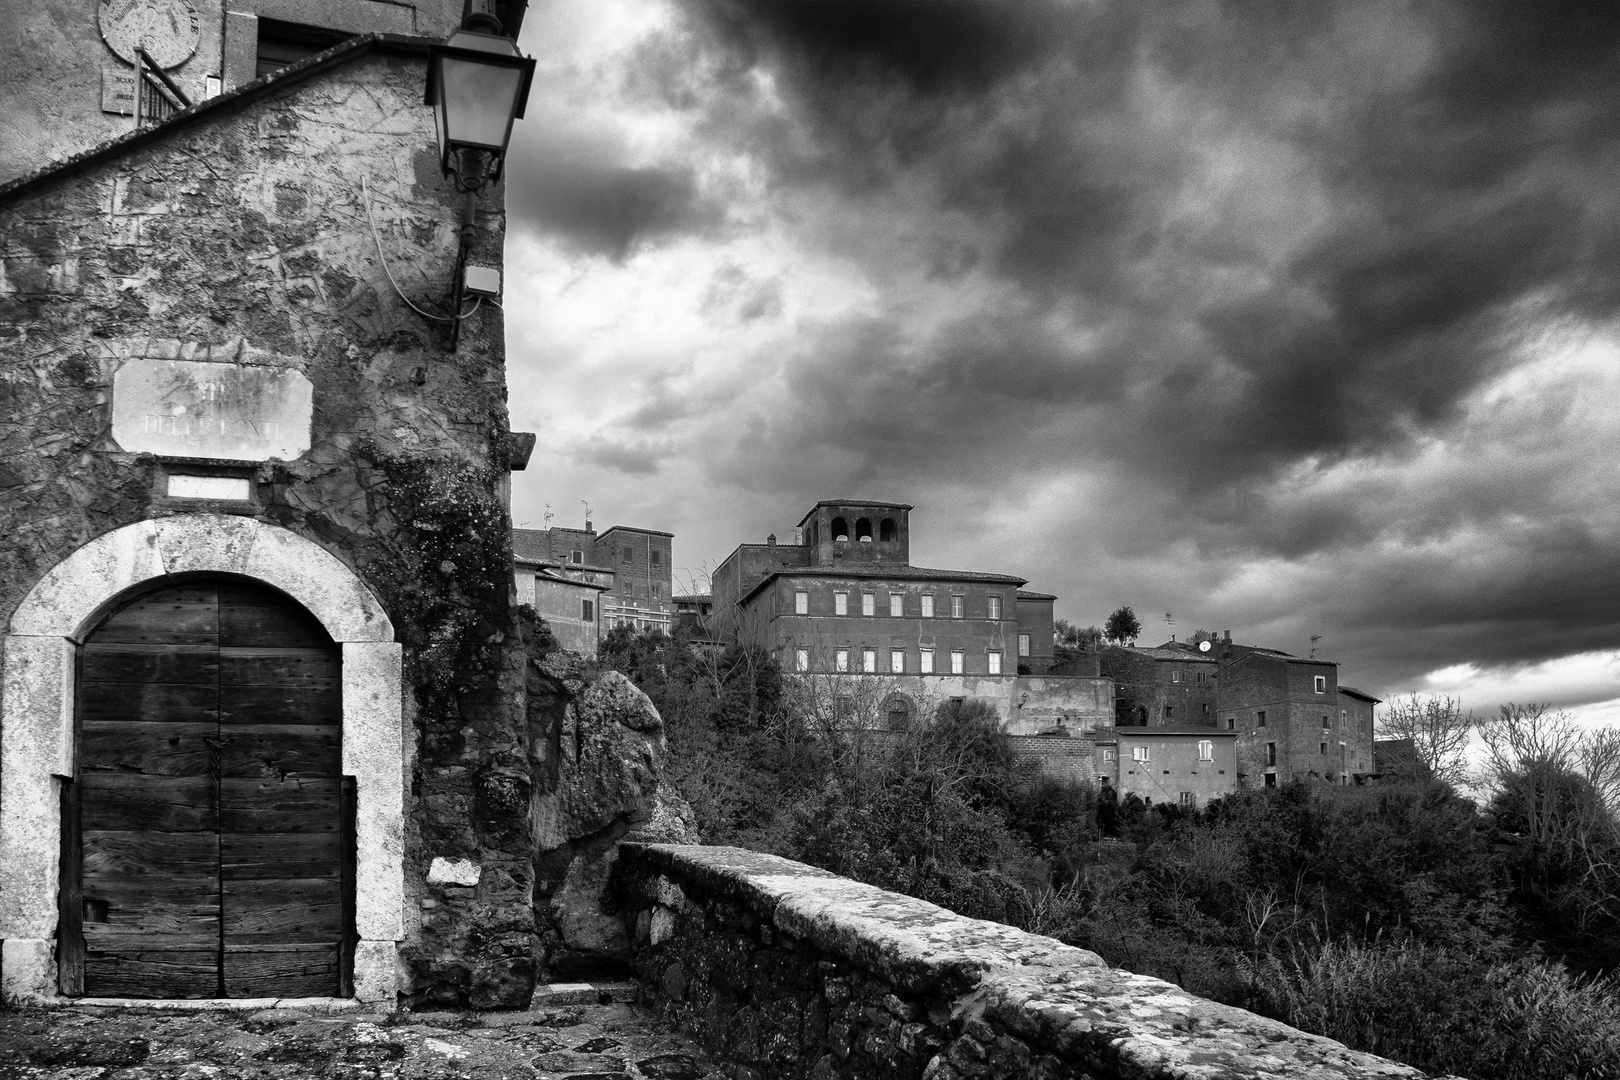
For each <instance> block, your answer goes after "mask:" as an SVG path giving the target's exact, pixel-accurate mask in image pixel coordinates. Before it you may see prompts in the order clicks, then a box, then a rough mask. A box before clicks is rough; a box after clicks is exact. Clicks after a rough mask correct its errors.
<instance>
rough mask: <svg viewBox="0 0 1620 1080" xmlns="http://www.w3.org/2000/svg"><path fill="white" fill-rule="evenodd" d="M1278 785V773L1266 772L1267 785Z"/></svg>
mask: <svg viewBox="0 0 1620 1080" xmlns="http://www.w3.org/2000/svg"><path fill="white" fill-rule="evenodd" d="M1276 786H1277V774H1276V773H1274V772H1268V773H1266V787H1276Z"/></svg>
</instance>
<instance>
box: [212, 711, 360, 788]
mask: <svg viewBox="0 0 1620 1080" xmlns="http://www.w3.org/2000/svg"><path fill="white" fill-rule="evenodd" d="M219 742H220V750H219V772H220V775H221V776H222V777H230V778H233V779H245V778H249V777H259V778H262V779H272V778H273V779H278V780H279V779H281V778H282V777H284V776H286V775H287V774H288V773H297V774H298V776H299V777H316V776H325V777H335V776H339V775H341V774H342V772H343V732H342V729H341V728H339V727H338V726H337V725H336V724H232V725H231V726H230V727H228V728H226V729H225V730H224V731H222V732H221V733H220V739H219Z"/></svg>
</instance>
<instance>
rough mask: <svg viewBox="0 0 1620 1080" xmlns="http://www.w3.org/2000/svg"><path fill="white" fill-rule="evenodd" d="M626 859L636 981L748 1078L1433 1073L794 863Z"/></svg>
mask: <svg viewBox="0 0 1620 1080" xmlns="http://www.w3.org/2000/svg"><path fill="white" fill-rule="evenodd" d="M619 857H620V873H619V878H618V885H617V888H618V896H619V901H620V903H622V904H623V906H624V916H625V919H626V921H627V924H628V925H629V926H630V927H631V929H632V933H631V937H632V941H633V949H634V953H633V955H634V966H635V970H636V973H637V975H638V976H639V977H640V978H641V979H642V980H643V982H644V984H645V986H646V988H647V993H648V994H649V996H650V997H651V999H652V1000H653V1002H654V1003H655V1005H656V1006H657V1007H658V1009H659V1010H660V1011H661V1012H662V1014H663V1015H664V1016H665V1018H666V1019H668V1020H670V1021H672V1022H674V1023H675V1024H677V1025H679V1026H680V1027H682V1028H684V1029H685V1030H686V1031H688V1032H690V1033H692V1034H693V1035H695V1036H697V1037H698V1038H699V1039H701V1040H702V1041H703V1042H704V1043H705V1044H706V1045H707V1047H708V1049H709V1050H710V1051H711V1052H712V1053H714V1054H716V1055H717V1056H720V1057H722V1058H724V1059H726V1060H727V1061H728V1062H729V1063H730V1066H731V1069H732V1075H733V1076H735V1077H736V1078H738V1080H764V1078H767V1077H769V1078H778V1077H780V1078H793V1080H799V1078H804V1080H827V1078H832V1077H851V1078H858V1080H867V1078H872V1080H878V1078H881V1080H909V1078H917V1077H920V1078H924V1080H969V1078H971V1080H984V1078H1001V1077H1007V1078H1012V1077H1017V1078H1026V1077H1027V1078H1033V1080H1070V1078H1072V1080H1081V1078H1087V1080H1116V1078H1117V1080H1126V1078H1129V1080H1145V1078H1175V1080H1193V1078H1198V1080H1209V1078H1214V1077H1223V1078H1224V1077H1290V1078H1296V1080H1329V1078H1341V1077H1344V1078H1348V1077H1358V1078H1368V1077H1381V1078H1384V1077H1387V1078H1395V1077H1401V1078H1411V1080H1416V1078H1419V1077H1422V1076H1423V1075H1424V1074H1423V1073H1422V1072H1420V1071H1418V1070H1417V1069H1413V1068H1410V1067H1408V1066H1405V1065H1399V1064H1396V1063H1394V1062H1391V1061H1387V1060H1384V1059H1382V1058H1378V1057H1374V1056H1372V1055H1370V1054H1363V1053H1358V1052H1356V1051H1353V1050H1350V1049H1348V1048H1347V1047H1345V1046H1344V1045H1342V1044H1340V1043H1337V1042H1334V1041H1332V1040H1331V1039H1324V1038H1321V1037H1319V1036H1315V1035H1308V1034H1306V1033H1305V1032H1302V1031H1298V1030H1296V1029H1294V1028H1291V1027H1288V1026H1287V1025H1285V1024H1281V1023H1278V1022H1276V1021H1274V1020H1268V1019H1266V1018H1264V1017H1261V1016H1257V1015H1255V1014H1253V1013H1249V1012H1245V1011H1243V1010H1242V1009H1235V1008H1231V1007H1228V1006H1224V1005H1217V1004H1215V1003H1213V1002H1209V1001H1205V1000H1203V999H1201V998H1198V997H1195V996H1193V995H1191V994H1189V993H1186V992H1185V991H1183V990H1181V989H1180V988H1179V987H1176V986H1173V985H1171V984H1170V983H1166V982H1161V981H1159V980H1157V979H1151V978H1148V977H1146V976H1142V975H1133V974H1130V973H1129V972H1125V971H1119V970H1116V969H1112V968H1110V967H1109V966H1108V965H1107V964H1106V963H1105V962H1104V961H1103V960H1102V958H1101V957H1099V956H1097V955H1096V954H1095V953H1091V952H1087V951H1086V950H1084V949H1076V948H1072V947H1069V946H1066V945H1063V944H1061V943H1059V942H1057V941H1054V940H1052V939H1051V938H1044V937H1040V936H1037V935H1035V934H1026V933H1024V932H1022V931H1019V930H1015V929H1013V928H1011V927H1008V926H1002V925H1000V924H998V923H989V922H982V921H980V920H977V919H968V918H963V917H962V916H960V915H956V914H954V913H952V912H950V911H946V910H945V909H943V908H940V907H936V906H934V905H933V904H928V903H924V902H923V901H921V900H914V899H912V898H910V897H906V896H900V895H898V894H896V893H890V892H885V891H883V890H882V889H877V888H874V887H872V886H869V885H862V884H859V883H857V882H854V881H850V880H849V879H847V878H841V877H838V876H836V875H833V874H829V873H826V872H825V871H822V870H817V869H814V868H812V867H809V866H805V865H803V864H801V863H795V862H791V861H789V860H787V859H781V858H777V857H775V856H771V855H761V854H759V853H757V852H752V851H744V850H741V849H739V848H722V847H688V846H676V845H663V844H623V845H621V846H620V849H619Z"/></svg>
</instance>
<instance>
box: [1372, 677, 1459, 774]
mask: <svg viewBox="0 0 1620 1080" xmlns="http://www.w3.org/2000/svg"><path fill="white" fill-rule="evenodd" d="M1478 723H1479V721H1478V720H1477V719H1476V718H1475V716H1474V714H1473V712H1472V711H1469V712H1464V711H1463V707H1462V700H1461V699H1460V698H1453V697H1439V696H1436V695H1431V696H1429V697H1419V696H1418V695H1417V694H1410V695H1408V696H1407V697H1405V698H1399V699H1396V700H1395V701H1393V702H1391V703H1390V704H1389V706H1388V707H1387V708H1386V709H1385V710H1384V716H1383V719H1382V720H1380V721H1379V724H1378V737H1379V738H1381V739H1410V740H1412V748H1413V749H1414V750H1415V751H1416V753H1417V756H1418V760H1419V761H1421V762H1422V763H1423V764H1424V765H1425V766H1427V767H1428V769H1429V772H1430V773H1431V774H1432V775H1433V776H1434V778H1435V779H1436V780H1444V781H1445V782H1446V783H1448V784H1460V783H1462V782H1463V781H1464V780H1466V779H1467V777H1468V765H1467V750H1468V736H1469V734H1470V733H1471V732H1472V731H1473V730H1474V727H1475V726H1476V725H1477V724H1478Z"/></svg>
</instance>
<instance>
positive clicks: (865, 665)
mask: <svg viewBox="0 0 1620 1080" xmlns="http://www.w3.org/2000/svg"><path fill="white" fill-rule="evenodd" d="M861 670H862V671H864V672H866V673H867V674H868V675H875V674H877V650H876V649H862V650H861Z"/></svg>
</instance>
